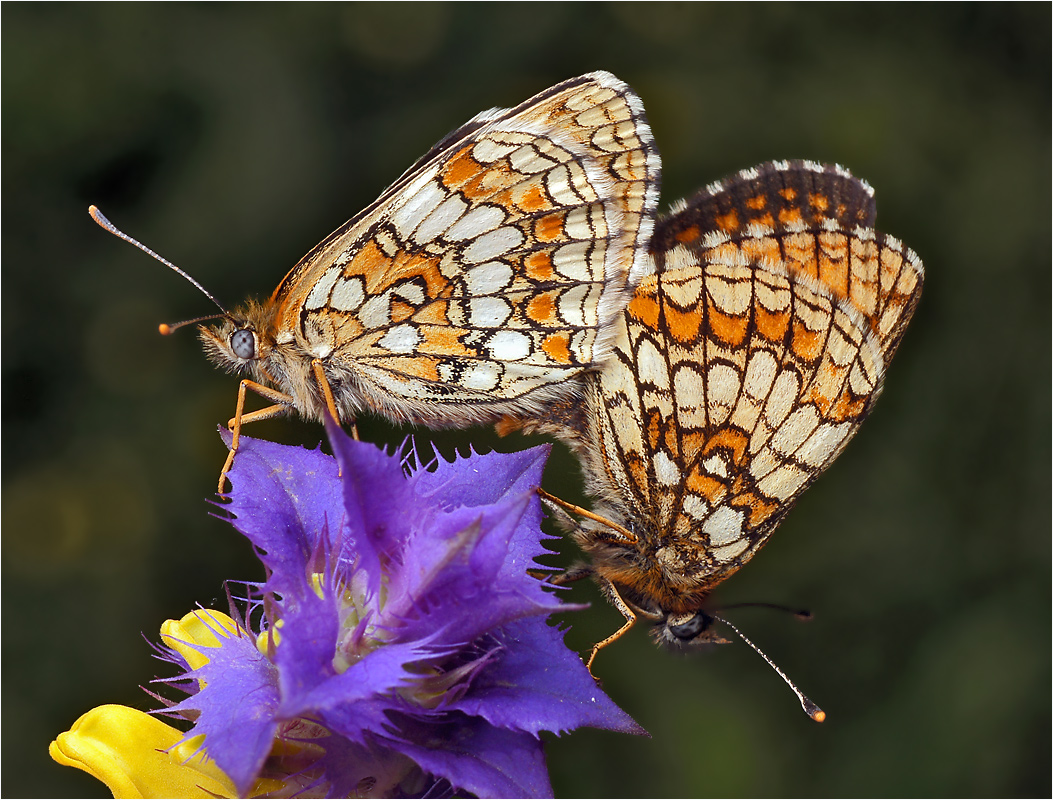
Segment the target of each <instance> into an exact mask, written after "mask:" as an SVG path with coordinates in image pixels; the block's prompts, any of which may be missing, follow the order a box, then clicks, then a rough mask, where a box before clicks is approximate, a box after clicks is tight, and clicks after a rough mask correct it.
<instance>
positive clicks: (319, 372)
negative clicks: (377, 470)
mask: <svg viewBox="0 0 1053 800" xmlns="http://www.w3.org/2000/svg"><path fill="white" fill-rule="evenodd" d="M311 369H312V370H313V371H314V379H315V380H316V381H318V385H319V386H320V387H322V396H323V397H325V407H326V408H328V409H329V414H330V415H331V416H332V417H333V419H335V420H336V421H337V422H340V415H339V414H338V413H337V411H336V400H335V399H334V398H333V389H332V387H331V386H330V385H329V379H328V378H327V377H325V369H324V368H323V367H322V362H321V360H320V359H317V358H316V359H313V360H312V361H311ZM351 438H352V439H354V440H355V441H356V442H357V441H358V426H357V425H356V424H355V421H354V420H351Z"/></svg>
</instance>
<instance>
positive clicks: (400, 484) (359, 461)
mask: <svg viewBox="0 0 1053 800" xmlns="http://www.w3.org/2000/svg"><path fill="white" fill-rule="evenodd" d="M326 431H327V432H328V434H329V441H330V443H331V444H332V446H333V453H334V454H335V456H336V461H337V463H338V464H339V467H340V483H341V486H342V489H343V498H342V502H343V507H344V519H345V520H346V524H347V526H348V528H349V529H350V531H351V537H352V540H351V544H352V545H353V547H354V552H353V553H346V554H345V553H341V554H340V557H341V558H345V557H346V558H348V559H349V560H351V561H352V562H353V563H354V564H355V569H356V571H359V572H364V573H365V574H366V575H367V576H368V587H369V595H370V596H375V595H376V594H377V592H379V591H380V585H381V580H382V577H383V576H382V574H381V564H382V563H383V562H385V561H386V560H387V559H389V558H390V557H391V555H392V554H393V553H394V551H396V550H397V549H398V547H399V545H400V543H401V542H403V541H404V540H405V537H406V535H407V534H408V533H409V532H410V531H411V530H413V528H414V527H416V523H417V520H418V519H419V517H420V515H421V510H420V508H419V506H418V505H417V504H415V503H414V502H413V499H412V495H411V492H410V490H409V487H408V486H407V483H406V476H405V474H404V473H403V471H402V466H401V463H400V461H399V459H398V458H397V457H395V456H390V455H388V454H387V453H385V452H384V451H383V450H381V449H379V448H378V447H376V445H371V444H367V443H366V442H356V441H355V440H353V439H351V437H349V436H348V435H347V434H346V433H344V432H343V430H341V429H340V427H339V426H338V425H336V424H335V423H334V422H332V420H326Z"/></svg>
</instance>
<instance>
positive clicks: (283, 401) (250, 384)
mask: <svg viewBox="0 0 1053 800" xmlns="http://www.w3.org/2000/svg"><path fill="white" fill-rule="evenodd" d="M250 389H251V390H252V391H254V392H255V393H256V394H258V395H259V396H260V397H263V398H264V399H266V400H270V401H272V402H273V403H274V405H272V406H267V407H266V408H261V409H259V410H258V411H250V412H249V413H248V414H246V413H245V396H246V395H247V394H248V391H249V390H250ZM292 404H293V398H292V397H290V396H289V395H287V394H285V392H279V391H278V390H277V389H272V388H271V387H269V386H264V385H263V384H262V383H256V381H250V380H248V379H245V380H243V381H242V382H241V383H240V384H238V406H237V408H235V409H234V417H233V418H232V419H230V420H228V421H227V427H228V428H230V431H231V433H232V434H233V437H232V438H231V441H230V452H228V453H227V460H226V461H224V462H223V470H222V471H221V472H220V473H219V493H220V494H223V484H224V483H226V481H227V473H228V472H230V468H231V466H232V465H233V464H234V454H235V453H236V452H238V442H239V440H240V439H241V426H242V425H244V424H245V423H247V422H258V421H259V420H261V419H270V418H271V417H277V416H278V415H280V414H284V413H285V412H286V411H288V410H289V409H290V408H291V407H292Z"/></svg>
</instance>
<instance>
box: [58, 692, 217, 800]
mask: <svg viewBox="0 0 1053 800" xmlns="http://www.w3.org/2000/svg"><path fill="white" fill-rule="evenodd" d="M182 738H183V734H182V732H181V731H178V730H176V729H175V728H173V727H171V726H169V725H165V724H164V723H163V722H161V720H159V719H156V718H155V717H152V716H150V715H149V714H144V713H143V712H141V711H136V710H135V709H134V708H128V707H127V706H117V705H107V706H99V707H98V708H93V709H92V710H91V711H89V712H88V713H87V714H85V715H84V716H82V717H81V718H80V719H78V720H77V721H76V722H75V723H73V727H72V728H71V729H70V730H69V731H67V732H66V733H61V734H59V735H58V737H57V738H56V739H55V741H53V742H52V743H51V746H50V747H49V748H48V753H49V754H50V755H51V757H52V758H53V759H55V761H57V762H58V763H59V764H62V765H64V766H67V767H76V768H77V769H82V770H84V771H85V772H87V773H88V774H90V775H93V776H94V777H96V778H98V779H99V780H100V781H102V782H103V783H105V784H106V786H107V787H108V788H109V790H110V791H111V792H113V796H114V797H135V798H139V797H201V798H208V797H236V796H237V792H236V791H235V789H234V784H233V783H232V782H231V780H230V778H228V777H227V776H226V775H225V774H224V773H223V772H222V771H221V770H220V769H219V768H218V767H217V766H216V765H215V763H214V762H212V761H209V760H207V759H205V758H204V757H203V756H202V754H200V753H198V754H197V755H194V756H193V757H191V756H192V754H193V753H194V751H195V750H197V749H198V747H199V745H200V743H201V740H200V737H198V738H195V739H194V740H192V741H190V742H186V743H184V744H183V745H182V746H180V747H174V746H175V744H176V743H177V742H179V740H180V739H182ZM169 748H174V749H169ZM184 762H185V763H184Z"/></svg>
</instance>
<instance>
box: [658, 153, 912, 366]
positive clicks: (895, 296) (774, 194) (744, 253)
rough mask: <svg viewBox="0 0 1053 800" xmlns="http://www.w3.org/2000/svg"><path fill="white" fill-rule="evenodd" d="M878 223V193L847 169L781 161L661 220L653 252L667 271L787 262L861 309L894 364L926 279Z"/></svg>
mask: <svg viewBox="0 0 1053 800" xmlns="http://www.w3.org/2000/svg"><path fill="white" fill-rule="evenodd" d="M875 216H876V210H875V204H874V191H873V189H872V188H871V187H870V186H869V184H867V183H866V182H864V181H862V180H859V179H858V178H855V177H853V176H852V175H851V174H850V173H849V172H848V171H847V170H845V169H844V168H843V167H840V166H837V165H823V164H816V163H814V162H809V161H773V162H768V163H766V164H762V165H760V166H758V167H753V168H751V169H748V170H743V171H742V172H740V173H738V174H737V175H735V176H734V177H732V178H729V179H726V180H724V181H720V182H717V183H715V184H712V185H711V186H709V187H707V188H706V189H703V190H702V191H701V192H699V193H698V194H697V195H695V197H693V198H691V199H690V200H689V201H687V202H686V203H683V204H681V208H680V209H679V210H678V211H676V212H675V213H674V214H672V215H670V216H668V217H665V218H663V219H661V220H659V221H658V223H657V225H656V230H655V234H654V237H653V239H652V245H651V250H652V253H653V254H654V256H655V259H656V262H657V263H658V265H659V268H663V267H665V265H667V264H675V263H678V259H679V261H680V262H683V261H684V259H685V258H686V260H687V262H688V263H690V262H691V261H692V260H695V259H702V260H709V259H717V260H721V259H722V260H729V259H735V258H740V257H744V258H746V259H749V260H756V261H760V262H766V263H770V264H774V263H777V262H781V263H782V264H783V265H785V269H786V270H787V271H789V272H790V273H791V274H793V275H798V274H801V275H806V276H808V277H810V278H812V279H814V280H816V281H818V282H819V283H821V284H822V285H823V286H825V287H826V289H828V290H829V291H830V292H832V293H833V294H834V296H836V297H838V298H842V299H847V300H849V302H851V303H852V305H854V306H855V307H856V308H858V309H859V310H860V311H861V312H862V313H863V315H864V316H865V317H866V318H867V320H868V321H869V322H870V324H871V325H872V327H873V328H874V330H875V332H876V333H877V334H878V337H879V338H880V339H881V342H882V349H883V351H884V352H885V357H886V360H887V359H888V358H891V356H892V354H893V353H894V352H895V348H896V346H897V345H898V343H899V340H900V338H902V335H903V332H904V330H905V329H906V323H907V322H908V321H909V320H910V317H911V314H912V313H913V305H914V304H915V303H916V302H917V299H918V297H919V296H920V287H921V274H922V272H921V265H920V261H919V260H918V258H917V256H916V255H914V253H913V252H912V251H910V250H909V249H908V248H906V247H904V246H903V244H902V243H900V242H899V241H898V240H896V239H894V238H893V237H891V236H886V235H884V234H881V233H877V232H875V231H874V230H873V225H874V220H875ZM685 251H687V253H686V254H685Z"/></svg>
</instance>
